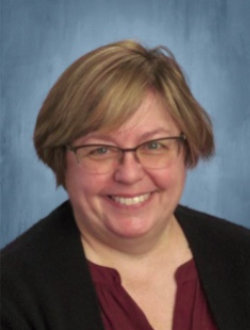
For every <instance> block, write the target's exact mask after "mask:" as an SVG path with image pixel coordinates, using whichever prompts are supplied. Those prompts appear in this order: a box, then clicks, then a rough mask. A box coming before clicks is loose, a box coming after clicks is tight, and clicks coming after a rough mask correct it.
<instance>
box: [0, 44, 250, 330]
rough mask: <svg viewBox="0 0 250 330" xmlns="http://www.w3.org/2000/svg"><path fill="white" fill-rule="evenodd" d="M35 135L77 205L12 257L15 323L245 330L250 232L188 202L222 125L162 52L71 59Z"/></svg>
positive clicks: (8, 323) (122, 49) (119, 49)
mask: <svg viewBox="0 0 250 330" xmlns="http://www.w3.org/2000/svg"><path fill="white" fill-rule="evenodd" d="M34 143H35V148H36V150H37V153H38V156H39V157H40V159H41V160H42V161H43V162H44V163H45V164H47V165H48V166H49V167H50V168H51V169H52V170H53V171H54V173H55V175H56V179H57V184H58V185H63V186H64V187H65V189H66V191H67V193H68V195H69V201H68V202H65V203H64V204H62V205H61V206H60V207H59V208H57V209H56V210H55V211H54V212H52V213H51V214H50V215H49V216H48V217H46V218H45V219H43V220H42V221H40V222H39V223H38V224H36V225H35V226H34V227H33V228H31V229H30V230H29V231H28V232H26V233H25V234H23V235H22V236H21V237H19V238H18V239H17V240H16V241H15V242H13V243H11V244H10V245H8V246H7V247H6V248H5V249H4V251H3V253H2V254H3V257H2V266H3V274H2V281H3V308H2V327H3V329H18V330H20V329H22V330H25V329H53V330H57V329H58V330H59V329H60V330H61V329H86V330H92V329H109V330H110V329H117V330H130V329H142V330H148V329H151V330H152V329H156V330H163V329H164V330H168V329H175V330H177V329H179V330H185V329H192V330H201V329H202V330H203V329H207V330H212V329H222V330H224V329H225V330H236V329H241V330H244V329H245V330H247V329H249V328H250V317H249V310H250V304H249V292H250V289H249V278H250V277H249V275H250V266H249V263H250V253H249V252H250V248H249V237H250V235H249V231H248V230H246V229H244V228H242V227H240V226H237V225H235V224H230V223H228V222H226V221H225V220H220V219H216V218H215V217H212V216H209V215H206V214H203V213H200V212H197V211H194V210H191V209H188V208H186V207H183V206H179V205H178V203H179V200H180V198H181V194H182V191H183V188H184V185H185V178H186V173H187V169H188V168H191V167H194V166H195V165H196V164H197V163H198V161H199V159H200V158H208V157H210V156H211V155H212V154H213V151H214V142H213V133H212V127H211V122H210V120H209V117H208V116H207V114H206V113H205V111H204V110H203V109H202V108H201V106H200V105H199V104H198V103H197V101H196V100H195V99H194V97H193V96H192V94H191V92H190V89H189V87H188V86H187V84H186V81H185V79H184V76H183V74H182V72H181V69H180V67H179V66H178V64H177V63H176V61H175V59H174V57H173V55H172V54H171V53H170V52H169V51H168V50H167V49H166V48H164V47H158V48H155V49H146V48H144V47H143V46H142V45H140V44H138V43H136V42H133V41H122V42H117V43H114V44H110V45H107V46H104V47H101V48H98V49H96V50H94V51H92V52H90V53H88V54H87V55H85V56H83V57H81V58H80V59H78V60H77V61H76V62H75V63H73V64H72V65H71V66H70V67H69V68H68V69H67V70H66V71H65V72H64V73H63V75H62V76H61V77H60V78H59V80H58V81H57V83H56V84H55V85H54V87H53V88H52V89H51V91H50V93H49V94H48V96H47V98H46V100H45V102H44V104H43V106H42V108H41V110H40V113H39V115H38V119H37V123H36V128H35V134H34Z"/></svg>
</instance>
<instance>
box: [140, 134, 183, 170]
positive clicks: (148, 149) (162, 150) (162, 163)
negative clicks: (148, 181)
mask: <svg viewBox="0 0 250 330" xmlns="http://www.w3.org/2000/svg"><path fill="white" fill-rule="evenodd" d="M178 142H179V141H178V140H177V139H162V140H154V141H149V142H146V143H144V144H143V145H141V146H140V148H138V151H137V152H138V157H139V159H140V161H141V163H142V165H143V166H145V167H147V168H152V169H154V168H155V169H157V168H164V167H167V166H169V164H170V163H171V162H172V161H173V159H174V158H175V157H176V155H177V151H178Z"/></svg>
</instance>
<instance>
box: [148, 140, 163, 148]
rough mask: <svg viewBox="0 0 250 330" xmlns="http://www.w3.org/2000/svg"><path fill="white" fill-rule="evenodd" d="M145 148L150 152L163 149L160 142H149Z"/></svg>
mask: <svg viewBox="0 0 250 330" xmlns="http://www.w3.org/2000/svg"><path fill="white" fill-rule="evenodd" d="M145 147H146V148H147V149H149V150H157V149H159V148H161V147H162V145H161V144H160V143H159V142H158V141H149V142H147V143H146V144H145Z"/></svg>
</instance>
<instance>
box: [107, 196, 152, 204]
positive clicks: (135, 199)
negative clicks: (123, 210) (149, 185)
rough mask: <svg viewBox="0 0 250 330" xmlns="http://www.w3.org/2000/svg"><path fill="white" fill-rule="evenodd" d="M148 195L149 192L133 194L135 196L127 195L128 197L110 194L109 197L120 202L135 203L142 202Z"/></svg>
mask: <svg viewBox="0 0 250 330" xmlns="http://www.w3.org/2000/svg"><path fill="white" fill-rule="evenodd" d="M149 196H150V193H147V194H144V195H140V196H135V197H129V198H125V197H118V196H112V197H111V198H112V199H113V200H114V201H116V202H118V203H120V204H124V205H135V204H138V203H142V202H144V201H145V200H147V199H148V198H149Z"/></svg>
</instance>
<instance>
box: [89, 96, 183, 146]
mask: <svg viewBox="0 0 250 330" xmlns="http://www.w3.org/2000/svg"><path fill="white" fill-rule="evenodd" d="M178 133H179V129H178V127H177V125H176V123H175V121H174V120H173V118H172V117H171V115H170V113H169V111H168V106H167V105H166V104H165V102H164V101H163V100H162V99H161V97H160V96H159V95H157V94H156V93H154V92H148V93H147V94H146V95H145V97H144V99H143V100H142V102H141V104H140V105H139V107H138V108H137V109H136V110H135V111H134V113H133V114H132V115H131V116H130V117H129V118H128V119H127V120H126V121H125V122H124V123H123V124H121V125H120V126H119V127H117V128H114V129H112V130H111V129H110V128H101V129H98V130H97V131H93V132H90V133H89V134H87V135H86V136H85V137H83V139H84V140H86V139H87V140H88V139H92V138H93V139H95V138H97V139H100V140H102V139H104V140H106V139H112V140H118V142H120V141H121V142H122V143H126V141H130V140H131V141H132V140H133V141H134V140H135V142H136V141H137V140H138V141H139V140H146V139H150V138H154V137H163V136H170V135H176V134H178Z"/></svg>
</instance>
